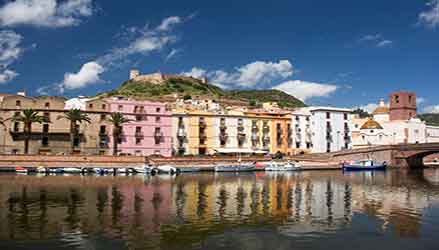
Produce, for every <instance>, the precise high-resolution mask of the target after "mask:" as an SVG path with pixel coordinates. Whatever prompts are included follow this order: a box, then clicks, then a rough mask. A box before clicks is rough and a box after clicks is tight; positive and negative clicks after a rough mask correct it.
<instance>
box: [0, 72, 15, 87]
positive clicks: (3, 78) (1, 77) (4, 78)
mask: <svg viewBox="0 0 439 250" xmlns="http://www.w3.org/2000/svg"><path fill="white" fill-rule="evenodd" d="M17 76H18V73H17V72H15V71H12V70H9V69H6V70H4V71H3V72H0V84H1V83H6V82H9V81H11V80H12V79H14V78H15V77H17Z"/></svg>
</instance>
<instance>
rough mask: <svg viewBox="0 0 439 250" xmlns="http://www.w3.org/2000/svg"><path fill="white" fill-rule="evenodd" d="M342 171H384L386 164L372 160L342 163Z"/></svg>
mask: <svg viewBox="0 0 439 250" xmlns="http://www.w3.org/2000/svg"><path fill="white" fill-rule="evenodd" d="M342 168H343V171H364V170H386V168H387V163H386V162H383V163H379V162H376V161H373V160H360V161H355V162H353V163H342Z"/></svg>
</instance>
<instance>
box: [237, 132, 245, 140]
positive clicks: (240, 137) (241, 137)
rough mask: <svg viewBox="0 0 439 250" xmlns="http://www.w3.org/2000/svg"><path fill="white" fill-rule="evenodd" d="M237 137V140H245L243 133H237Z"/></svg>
mask: <svg viewBox="0 0 439 250" xmlns="http://www.w3.org/2000/svg"><path fill="white" fill-rule="evenodd" d="M237 137H238V140H240V141H242V140H245V138H246V134H245V133H238V135H237Z"/></svg>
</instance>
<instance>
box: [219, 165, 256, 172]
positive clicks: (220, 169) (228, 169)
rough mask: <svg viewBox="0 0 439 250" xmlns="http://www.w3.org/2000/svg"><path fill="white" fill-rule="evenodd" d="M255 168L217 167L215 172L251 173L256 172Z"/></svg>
mask: <svg viewBox="0 0 439 250" xmlns="http://www.w3.org/2000/svg"><path fill="white" fill-rule="evenodd" d="M255 170H256V168H255V167H254V166H216V167H215V172H251V171H255Z"/></svg>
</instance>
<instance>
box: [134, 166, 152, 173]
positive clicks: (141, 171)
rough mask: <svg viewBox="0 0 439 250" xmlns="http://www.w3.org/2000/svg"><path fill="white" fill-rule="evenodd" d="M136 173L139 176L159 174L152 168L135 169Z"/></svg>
mask: <svg viewBox="0 0 439 250" xmlns="http://www.w3.org/2000/svg"><path fill="white" fill-rule="evenodd" d="M133 169H134V172H136V173H138V174H155V173H156V172H157V169H156V168H153V167H151V166H146V165H145V166H142V167H134V168H133Z"/></svg>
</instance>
